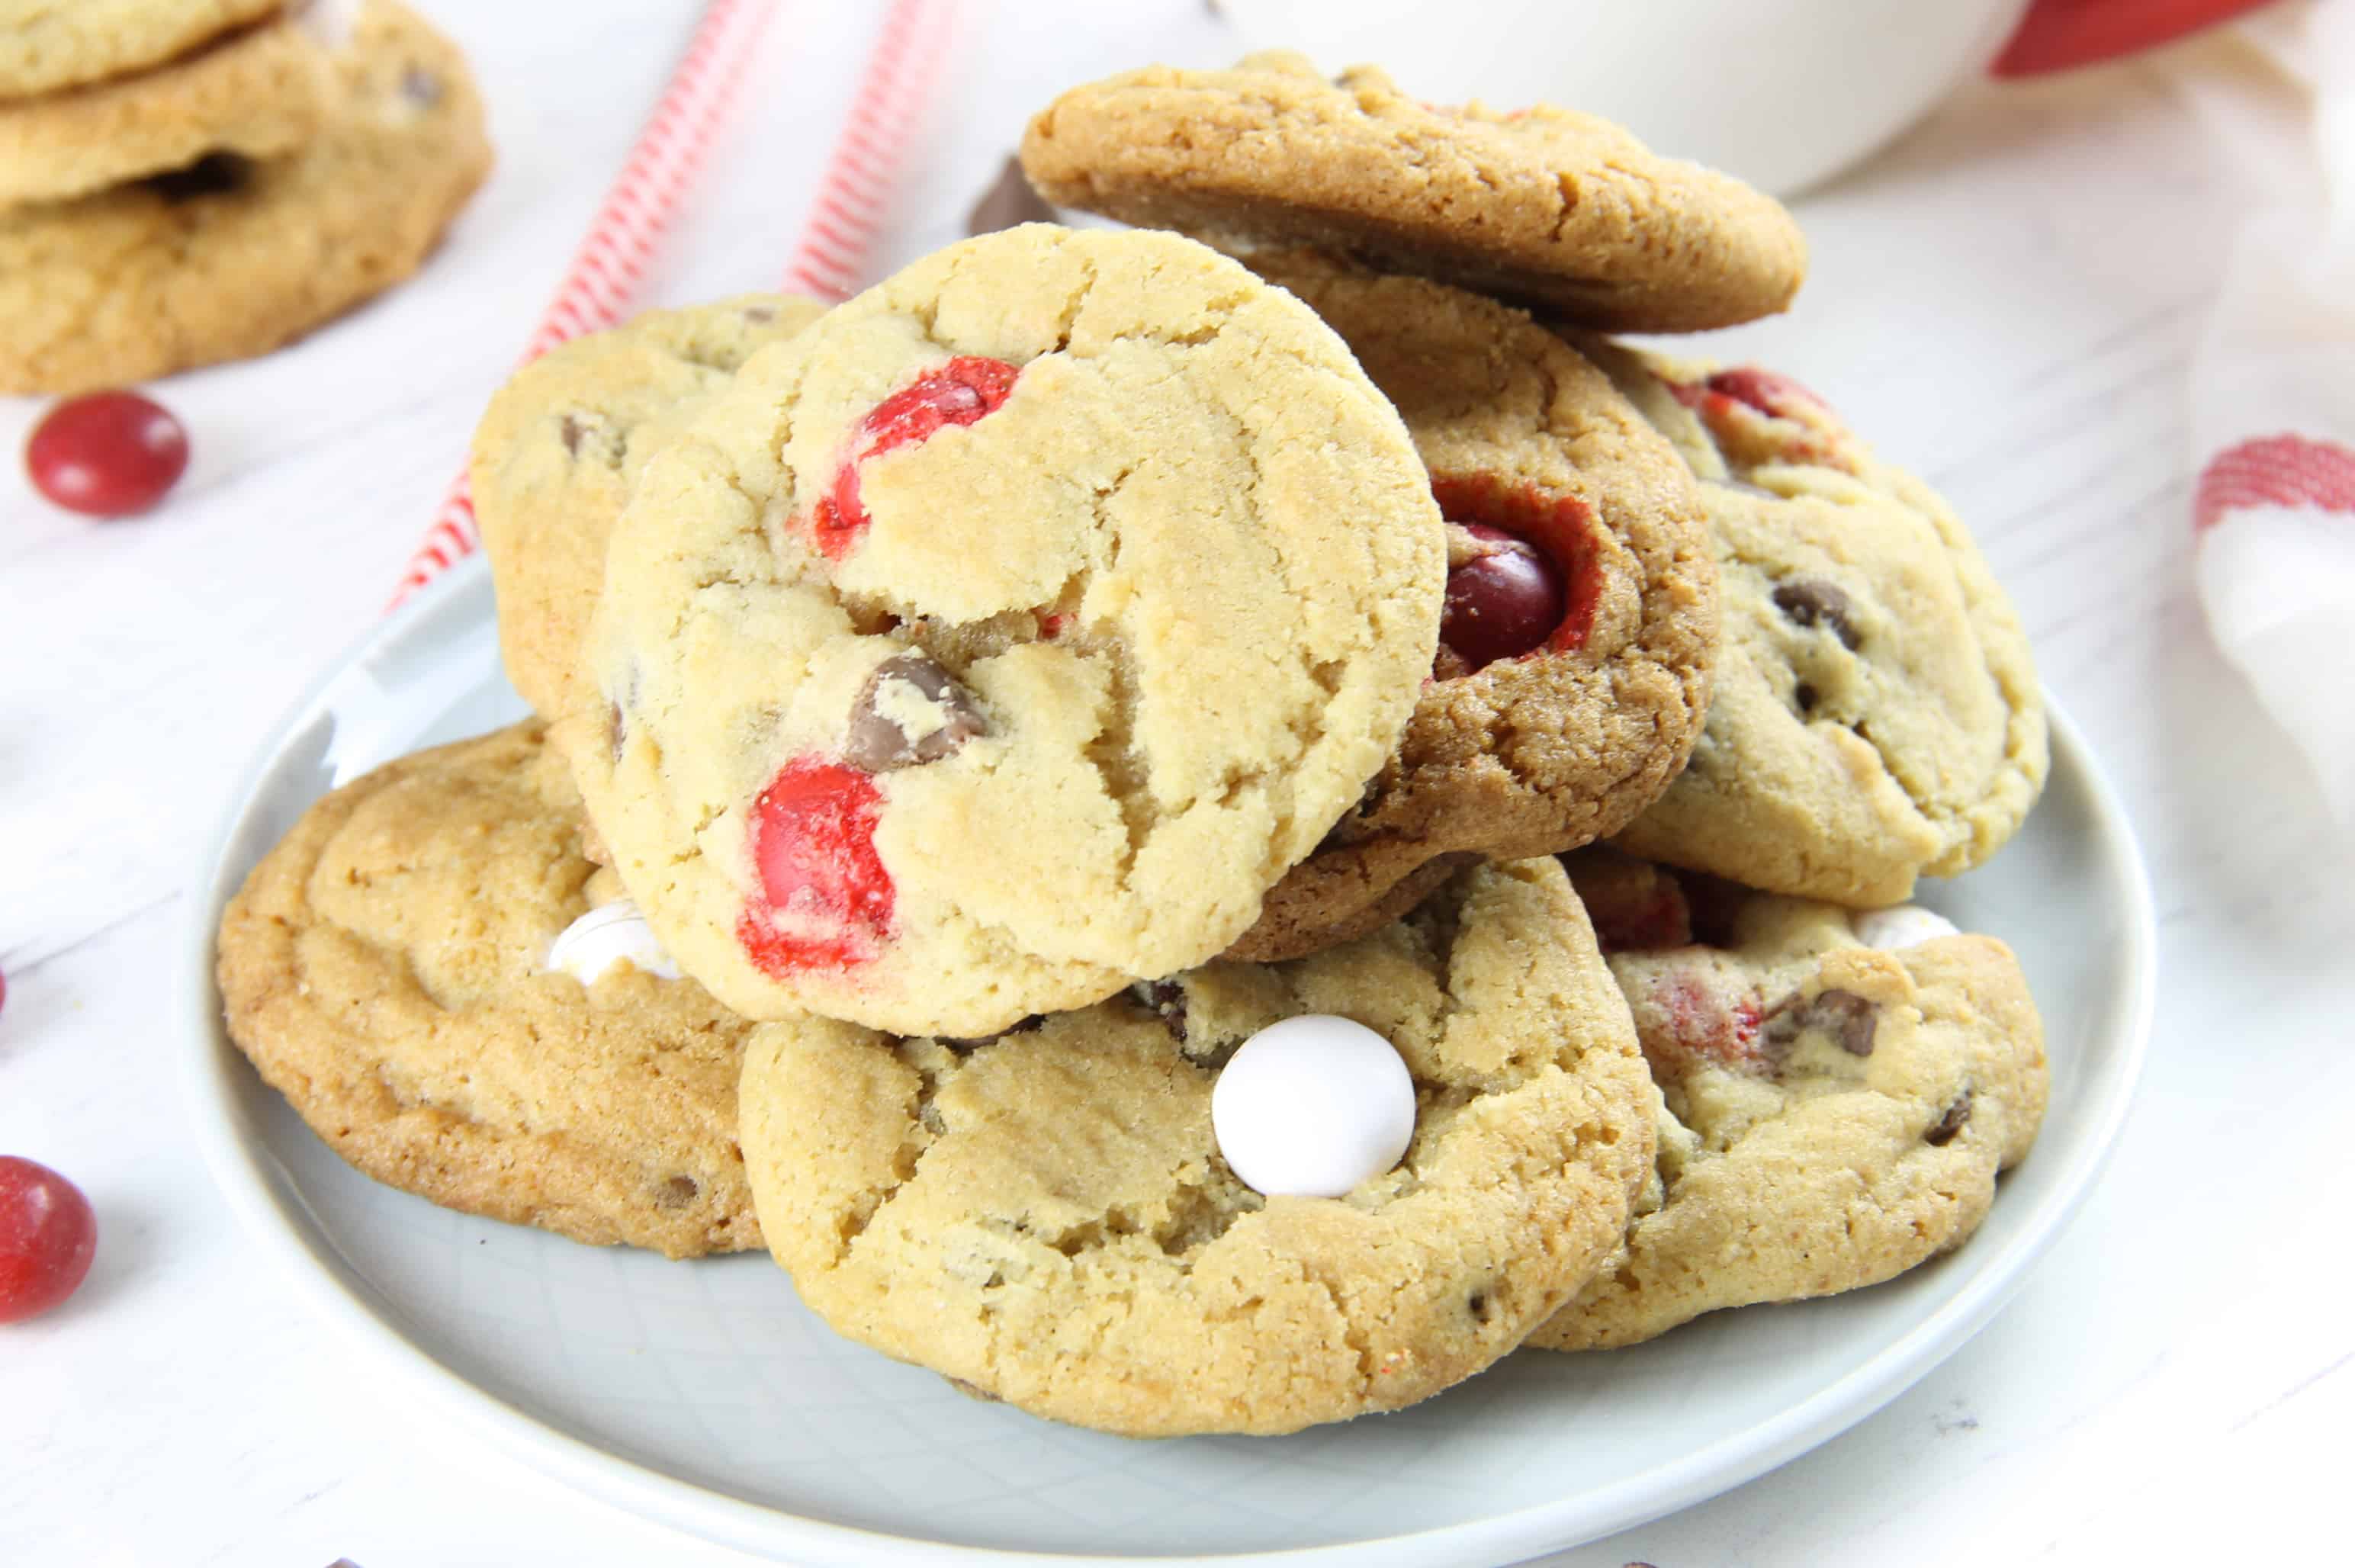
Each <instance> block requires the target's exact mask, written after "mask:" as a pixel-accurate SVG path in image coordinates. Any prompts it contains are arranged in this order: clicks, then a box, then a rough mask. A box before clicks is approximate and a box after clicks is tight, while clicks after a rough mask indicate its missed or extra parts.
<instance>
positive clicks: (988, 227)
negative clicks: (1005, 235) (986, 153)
mask: <svg viewBox="0 0 2355 1568" xmlns="http://www.w3.org/2000/svg"><path fill="white" fill-rule="evenodd" d="M1054 216H1055V209H1054V208H1051V207H1050V206H1048V205H1047V203H1046V201H1045V200H1044V199H1043V198H1042V197H1040V196H1039V193H1038V192H1037V191H1035V190H1032V189H1031V188H1030V182H1029V181H1028V180H1027V179H1024V178H1023V177H1022V165H1021V163H1020V162H1019V161H1018V160H1017V159H1014V158H1008V159H1007V160H1006V167H1005V168H1004V169H1003V170H1001V171H1000V172H999V174H998V176H997V183H996V184H995V185H993V186H991V187H989V188H988V189H987V190H986V191H984V192H982V195H981V199H980V200H979V201H976V202H975V203H974V204H973V210H972V211H971V212H968V213H966V214H965V215H964V231H965V232H966V233H967V234H995V233H996V232H997V230H999V229H1012V228H1014V227H1015V226H1016V225H1017V224H1022V223H1044V222H1046V221H1048V220H1049V219H1051V218H1053V217H1054Z"/></svg>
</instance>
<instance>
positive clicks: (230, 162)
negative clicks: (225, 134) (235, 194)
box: [146, 153, 253, 205]
mask: <svg viewBox="0 0 2355 1568" xmlns="http://www.w3.org/2000/svg"><path fill="white" fill-rule="evenodd" d="M252 173H253V164H252V161H251V160H250V159H248V158H241V157H240V156H238V155H236V154H235V153H208V154H206V155H204V156H203V157H201V158H198V159H197V161H196V162H195V163H193V164H190V165H188V166H187V167H186V168H184V169H167V170H165V172H164V173H162V174H160V175H151V176H148V178H147V181H146V185H147V188H148V189H150V190H152V191H154V192H155V194H156V195H158V196H160V197H163V198H164V199H165V201H168V202H171V203H173V204H175V205H177V204H178V203H180V202H184V201H194V200H196V199H197V197H203V196H226V195H228V194H229V192H230V191H233V190H236V189H237V188H239V187H240V186H242V185H244V184H245V182H246V177H247V176H249V175H250V174H252Z"/></svg>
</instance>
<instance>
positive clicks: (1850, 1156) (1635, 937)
mask: <svg viewBox="0 0 2355 1568" xmlns="http://www.w3.org/2000/svg"><path fill="white" fill-rule="evenodd" d="M1567 859H1569V863H1570V867H1571V875H1572V880H1573V882H1574V883H1575V884H1576V885H1577V887H1578V890H1579V892H1580V894H1581V895H1582V897H1583V898H1584V900H1585V901H1586V905H1587V908H1588V910H1589V912H1591V913H1592V914H1593V921H1594V929H1595V930H1596V932H1597V933H1599V934H1600V936H1601V938H1602V942H1603V945H1604V951H1605V952H1606V953H1608V954H1609V955H1610V964H1611V972H1612V974H1613V975H1614V976H1615V977H1616V978H1617V980H1618V982H1619V985H1620V987H1621V988H1622V989H1623V990H1624V991H1625V994H1626V997H1627V1001H1628V1005H1629V1007H1630V1008H1632V1009H1633V1011H1634V1013H1635V1018H1636V1032H1637V1034H1638V1035H1639V1036H1641V1038H1642V1040H1643V1044H1644V1054H1645V1056H1646V1058H1647V1059H1648V1060H1649V1061H1650V1062H1651V1066H1652V1073H1653V1076H1654V1077H1655V1078H1656V1079H1657V1081H1658V1084H1659V1087H1660V1091H1661V1093H1662V1094H1663V1096H1664V1098H1665V1101H1666V1109H1665V1111H1664V1113H1663V1114H1662V1116H1661V1120H1660V1133H1659V1139H1658V1161H1659V1184H1658V1186H1657V1189H1653V1190H1652V1191H1651V1192H1649V1193H1648V1194H1647V1196H1646V1200H1644V1202H1643V1204H1642V1205H1641V1206H1640V1207H1641V1208H1642V1209H1643V1210H1644V1212H1642V1213H1641V1214H1640V1216H1639V1217H1638V1218H1637V1219H1636V1221H1635V1223H1634V1224H1633V1225H1632V1226H1631V1227H1630V1228H1629V1230H1628V1233H1627V1245H1626V1251H1625V1253H1624V1255H1622V1256H1621V1257H1620V1258H1619V1259H1617V1260H1616V1261H1615V1262H1614V1264H1611V1265H1609V1266H1607V1267H1605V1268H1604V1270H1603V1271H1602V1272H1600V1273H1598V1274H1597V1275H1596V1276H1595V1278H1594V1281H1593V1284H1591V1285H1588V1286H1587V1288H1586V1289H1585V1291H1584V1292H1583V1293H1582V1295H1581V1296H1579V1297H1578V1298H1577V1299H1576V1300H1575V1301H1573V1302H1572V1304H1571V1305H1570V1306H1569V1307H1565V1308H1564V1309H1563V1310H1562V1311H1561V1313H1559V1314H1557V1315H1556V1316H1555V1317H1553V1318H1552V1320H1551V1321H1550V1322H1548V1323H1546V1324H1545V1325H1544V1326H1543V1327H1541V1328H1539V1329H1538V1330H1537V1331H1536V1332H1535V1333H1533V1334H1532V1335H1530V1337H1529V1343H1530V1344H1531V1345H1532V1346H1536V1347H1539V1348H1540V1349H1554V1350H1579V1349H1600V1348H1603V1347H1605V1346H1612V1345H1630V1344H1634V1343H1636V1341H1638V1340H1641V1339H1650V1338H1652V1337H1653V1336H1654V1335H1656V1334H1660V1333H1663V1332H1665V1331H1667V1330H1668V1329H1669V1328H1674V1327H1676V1326H1677V1325H1678V1324H1679V1323H1682V1322H1684V1321H1686V1320H1687V1319H1689V1318H1691V1317H1698V1316H1700V1314H1701V1313H1704V1312H1712V1311H1716V1310H1718V1309H1719V1308H1721V1307H1742V1306H1748V1305H1751V1304H1753V1303H1757V1302H1764V1301H1790V1300H1796V1299H1798V1298H1800V1297H1804V1296H1828V1295H1831V1294H1833V1293H1835V1292H1838V1291H1843V1290H1854V1289H1856V1288H1858V1287H1859V1286H1862V1285H1875V1284H1878V1283H1880V1282H1881V1281H1882V1280H1885V1279H1889V1278H1891V1277H1893V1276H1895V1275H1898V1274H1901V1273H1902V1272H1903V1271H1904V1270H1906V1269H1909V1268H1912V1267H1913V1265H1914V1264H1919V1263H1921V1262H1923V1260H1925V1259H1927V1258H1931V1257H1934V1256H1935V1255H1937V1254H1938V1253H1944V1252H1947V1251H1950V1250H1951V1249H1953V1248H1955V1247H1957V1246H1960V1245H1961V1244H1962V1243H1963V1242H1965V1241H1966V1240H1967V1239H1968V1238H1969V1236H1970V1234H1971V1232H1974V1231H1975V1230H1977V1228H1978V1224H1979V1221H1981V1220H1982V1219H1984V1218H1985V1217H1986V1214H1987V1206H1988V1204H1989V1202H1990V1201H1991V1200H1993V1197H1994V1193H1995V1178H1996V1173H1997V1171H1998V1170H1999V1169H2006V1168H2009V1167H2011V1166H2013V1165H2015V1164H2017V1163H2019V1161H2020V1160H2021V1159H2022V1158H2024V1157H2026V1156H2027V1154H2028V1149H2029V1146H2030V1144H2031V1143H2032V1142H2034V1141H2035V1137H2036V1130H2037V1126H2038V1125H2039V1124H2040V1123H2041V1121H2042V1119H2043V1115H2044V1101H2045V1091H2046V1076H2047V1074H2046V1067H2045V1059H2044V1030H2043V1025H2042V1023H2041V1020H2040V1019H2038V1017H2037V1013H2036V1005H2035V1003H2034V1001H2033V1000H2032V999H2031V998H2030V996H2029V993H2028V984H2027V981H2026V980H2025V979H2024V978H2023V977H2022V976H2021V975H2020V972H2019V965H2018V963H2017V962H2016V961H2015V960H2014V959H2013V957H2012V955H2011V952H2010V949H2009V948H2007V947H2006V946H2004V944H2002V943H2000V942H1998V941H1996V940H1995V939H1994V938H1992V937H1987V936H1967V935H1960V934H1954V935H1935V936H1929V937H1927V938H1926V939H1923V940H1913V938H1917V937H1920V936H1921V935H1922V932H1921V931H1920V929H1919V928H1918V927H1917V928H1916V929H1913V930H1911V931H1909V930H1905V929H1903V924H1905V923H1896V922H1889V921H1887V920H1886V919H1885V917H1875V916H1869V915H1868V916H1858V917H1853V918H1852V917H1851V916H1850V915H1849V912H1847V911H1846V910H1843V909H1841V908H1839V907H1838V906H1837V905H1834V904H1827V903H1820V902H1815V901H1803V900H1797V899H1785V898H1775V897H1771V896H1767V895H1764V894H1752V893H1749V892H1746V891H1743V890H1741V889H1737V888H1733V887H1731V886H1730V885H1728V884H1724V883H1720V882H1715V881H1713V880H1711V879H1709V878H1706V877H1703V878H1698V879H1696V878H1691V877H1679V876H1678V874H1677V873H1674V872H1671V871H1668V870H1666V869H1661V868H1657V867H1654V866H1650V865H1646V864H1645V863H1643V862H1641V861H1636V860H1631V859H1626V858H1625V857H1621V856H1618V855H1614V854H1613V853H1612V852H1611V851H1608V850H1601V849H1596V850H1586V851H1582V852H1581V853H1580V854H1578V855H1574V856H1571V857H1568V858H1567ZM1876 918H1880V919H1881V923H1882V926H1883V927H1884V928H1891V927H1893V928H1895V929H1894V930H1893V933H1892V934H1889V935H1882V934H1881V933H1880V932H1879V931H1876V930H1875V928H1874V925H1873V922H1874V921H1875V920H1876ZM1933 924H1934V925H1938V926H1942V927H1943V928H1944V929H1945V930H1946V931H1952V929H1953V928H1952V927H1951V926H1945V925H1944V923H1942V922H1933ZM1859 930H1862V931H1863V932H1865V933H1867V934H1870V935H1871V936H1873V938H1874V940H1876V941H1880V942H1881V943H1882V944H1884V946H1883V947H1881V948H1875V947H1871V946H1868V945H1866V944H1865V942H1864V941H1863V940H1862V939H1860V937H1859ZM1901 944H1903V945H1901Z"/></svg>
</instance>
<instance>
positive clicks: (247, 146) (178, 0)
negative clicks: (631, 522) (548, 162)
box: [0, 0, 490, 394]
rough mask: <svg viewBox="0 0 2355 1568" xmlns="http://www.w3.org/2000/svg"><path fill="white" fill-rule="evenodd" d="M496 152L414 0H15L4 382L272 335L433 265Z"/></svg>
mask: <svg viewBox="0 0 2355 1568" xmlns="http://www.w3.org/2000/svg"><path fill="white" fill-rule="evenodd" d="M489 166H490V149H489V145H488V144H487V143H486V142H485V140H484V135H483V111H482V104H481V101H479V100H478V99H477V98H476V96H475V93H474V82H473V80H472V79H471V78H470V77H469V76H468V74H467V71H466V66H465V62H464V59H461V58H460V57H459V55H458V53H457V51H456V50H455V49H454V48H452V47H451V45H450V44H449V42H448V40H446V39H444V38H443V37H441V35H439V34H438V33H436V32H434V31H433V29H432V28H431V27H428V26H427V25H426V24H425V23H424V22H423V21H422V20H421V19H420V18H419V17H418V16H416V15H415V14H414V13H412V12H410V10H409V9H408V8H407V7H406V6H404V5H400V4H398V0H307V3H306V0H75V3H74V4H71V5H23V4H17V5H11V6H7V7H5V8H0V392H45V393H59V394H69V393H75V392H81V391H88V390H91V389H96V388H100V387H106V386H113V385H120V384H123V383H127V382H133V381H139V380H144V379H149V378H151V377H155V376H161V375H165V374H168V373H169V372H171V371H175V370H182V369H187V368H191V367H194V366H198V365H209V364H214V363H216V362H218V361H220V360H223V359H237V358H243V357H247V356H250V355H254V354H260V353H263V352H266V351H267V350H269V349H272V348H275V347H278V346H279V345H280V344H282V343H284V342H286V341H288V340H289V339H291V338H294V337H297V336H301V335H302V334H304V332H307V331H309V330H310V329H311V328H312V327H314V326H316V325H319V324H320V323H322V322H324V321H326V320H328V319H330V318H331V317H333V316H336V315H339V314H341V313H342V312H344V311H346V310H347V309H349V308H351V307H352V306H353V305H355V304H358V303H360V302H361V301H363V300H365V299H368V298H369V297H370V296H372V295H374V294H376V293H379V292H380V291H382V290H384V289H386V288H388V287H389V286H390V285H392V284H393V283H398V282H400V280H401V279H403V278H405V277H407V276H409V274H410V272H414V271H415V270H416V269H417V267H418V265H419V263H420V262H421V261H423V260H424V258H425V255H426V253H427V252H428V251H431V250H432V247H433V244H434V241H435V240H438V239H439V238H440V236H441V233H442V229H443V228H444V226H446V225H447V224H448V223H449V221H450V219H452V218H453V216H455V214H456V213H457V211H458V209H459V208H461V207H463V206H464V204H465V201H466V198H467V197H469V196H470V195H472V194H473V192H474V187H476V186H477V185H479V184H480V183H481V181H482V178H483V176H484V174H485V171H486V170H487V169H488V168H489Z"/></svg>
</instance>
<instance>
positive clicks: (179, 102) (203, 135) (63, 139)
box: [0, 16, 336, 205]
mask: <svg viewBox="0 0 2355 1568" xmlns="http://www.w3.org/2000/svg"><path fill="white" fill-rule="evenodd" d="M335 75H336V73H335V68H334V65H333V63H332V59H331V57H330V55H329V53H328V51H327V50H326V48H324V47H323V46H322V45H321V43H320V41H319V39H318V37H316V36H315V35H314V33H313V32H312V31H311V30H310V29H308V28H306V27H304V25H303V24H302V23H301V22H299V21H297V20H295V19H294V18H293V17H291V16H281V17H277V18H273V19H272V20H270V21H266V22H262V23H260V24H257V25H256V26H254V27H246V28H243V29H240V30H239V31H236V32H232V33H229V34H227V35H225V36H223V37H219V38H218V39H215V40H214V41H213V42H211V43H209V44H208V45H206V46H205V47H204V48H200V49H198V50H197V51H196V52H195V53H193V54H190V55H187V56H185V57H183V58H181V59H176V60H172V61H170V62H168V63H167V64H165V65H161V66H157V67H156V68H155V69H153V70H147V71H142V72H140V73H139V74H138V75H136V76H127V77H119V78H116V79H114V80H109V81H101V82H94V83H92V84H91V85H90V86H88V87H80V88H76V89H74V90H72V91H68V92H57V93H50V94H48V95H47V96H44V97H40V98H30V99H24V100H20V101H13V102H11V101H0V205H10V204H14V203H18V202H27V201H60V200H64V199H66V198H68V197H77V196H87V195H89V194H90V193H91V192H92V191H96V190H102V189H104V188H105V187H108V186H112V185H119V184H122V183H123V182H124V181H126V180H135V179H139V178H142V177H144V176H148V175H153V174H160V173H163V172H165V171H166V170H170V169H178V168H185V167H186V166H187V165H191V164H194V163H196V162H197V160H198V159H200V158H203V157H205V156H207V155H216V154H218V155H225V156H236V157H241V158H249V159H250V158H267V157H273V156H276V155H279V154H282V153H291V152H293V151H294V150H295V149H296V148H297V147H299V146H301V145H302V144H303V143H304V141H306V140H307V139H308V138H309V137H310V136H311V135H312V133H314V131H316V130H317V129H318V127H319V126H320V124H321V123H323V122H324V121H325V118H326V116H327V115H328V114H329V113H330V112H332V107H333V101H334V92H335Z"/></svg>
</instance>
